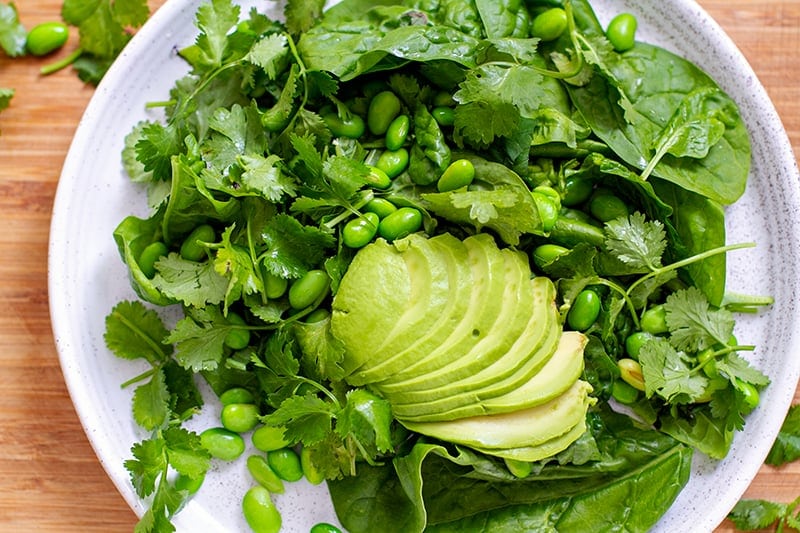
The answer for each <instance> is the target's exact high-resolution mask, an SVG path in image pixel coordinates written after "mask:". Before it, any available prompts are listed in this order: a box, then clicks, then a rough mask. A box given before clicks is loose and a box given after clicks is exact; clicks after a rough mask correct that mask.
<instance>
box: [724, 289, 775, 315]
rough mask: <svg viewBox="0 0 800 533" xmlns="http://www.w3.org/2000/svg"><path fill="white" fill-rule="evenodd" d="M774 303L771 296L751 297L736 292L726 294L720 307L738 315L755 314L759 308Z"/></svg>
mask: <svg viewBox="0 0 800 533" xmlns="http://www.w3.org/2000/svg"><path fill="white" fill-rule="evenodd" d="M773 303H775V298H773V297H772V296H752V295H749V294H740V293H738V292H726V293H725V296H724V297H723V298H722V304H721V307H724V308H726V309H728V310H730V311H734V312H738V313H757V312H758V308H759V307H766V306H768V305H772V304H773Z"/></svg>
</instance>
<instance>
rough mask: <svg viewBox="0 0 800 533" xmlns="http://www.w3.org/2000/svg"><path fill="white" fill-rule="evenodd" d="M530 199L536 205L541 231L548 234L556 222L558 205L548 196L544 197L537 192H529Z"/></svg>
mask: <svg viewBox="0 0 800 533" xmlns="http://www.w3.org/2000/svg"><path fill="white" fill-rule="evenodd" d="M531 198H533V202H534V203H535V204H536V210H537V211H538V212H539V219H540V220H541V221H542V230H543V231H546V232H549V231H551V230H552V229H553V227H554V226H555V225H556V222H557V221H558V211H559V208H558V205H556V203H555V202H554V201H553V199H552V198H550V197H549V196H545V195H544V194H541V193H539V192H536V191H533V192H531Z"/></svg>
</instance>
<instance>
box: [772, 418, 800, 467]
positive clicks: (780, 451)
mask: <svg viewBox="0 0 800 533" xmlns="http://www.w3.org/2000/svg"><path fill="white" fill-rule="evenodd" d="M797 459H800V404H798V405H793V406H792V407H790V408H789V412H788V414H787V415H786V418H785V419H784V421H783V424H782V425H781V430H780V432H779V433H778V438H777V439H775V442H774V443H773V445H772V448H771V449H770V451H769V455H767V460H766V463H767V464H770V465H774V466H780V465H783V464H786V463H789V462H791V461H795V460H797Z"/></svg>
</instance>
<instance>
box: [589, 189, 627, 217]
mask: <svg viewBox="0 0 800 533" xmlns="http://www.w3.org/2000/svg"><path fill="white" fill-rule="evenodd" d="M589 212H591V213H592V216H594V217H595V218H596V219H597V220H599V221H601V222H609V221H611V220H614V219H616V218H620V217H627V216H628V214H629V213H628V206H627V205H626V204H625V202H623V201H622V199H621V198H620V197H619V196H616V195H614V194H611V193H609V192H601V193H599V194H596V195H595V196H594V197H592V199H591V200H590V201H589Z"/></svg>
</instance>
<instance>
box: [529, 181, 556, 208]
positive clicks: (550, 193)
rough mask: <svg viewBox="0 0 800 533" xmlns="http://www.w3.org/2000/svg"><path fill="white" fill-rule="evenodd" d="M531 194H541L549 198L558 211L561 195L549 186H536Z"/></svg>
mask: <svg viewBox="0 0 800 533" xmlns="http://www.w3.org/2000/svg"><path fill="white" fill-rule="evenodd" d="M533 192H535V193H539V194H542V195H544V196H547V197H548V198H550V199H551V200H552V201H553V202H555V204H556V206H557V207H558V209H559V210H560V209H561V195H560V194H558V191H557V190H555V189H554V188H552V187H551V186H549V185H537V186H536V188H535V189H533Z"/></svg>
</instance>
